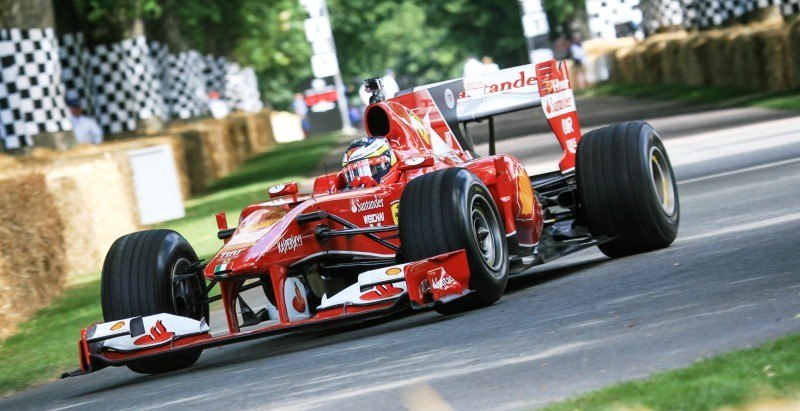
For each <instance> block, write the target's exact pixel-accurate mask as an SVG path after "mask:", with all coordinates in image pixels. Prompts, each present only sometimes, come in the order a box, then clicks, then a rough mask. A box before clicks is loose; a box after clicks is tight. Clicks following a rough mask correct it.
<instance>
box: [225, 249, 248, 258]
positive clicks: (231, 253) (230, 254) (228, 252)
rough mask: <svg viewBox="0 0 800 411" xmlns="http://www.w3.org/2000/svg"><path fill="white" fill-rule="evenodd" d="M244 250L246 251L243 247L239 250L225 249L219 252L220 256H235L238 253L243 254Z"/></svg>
mask: <svg viewBox="0 0 800 411" xmlns="http://www.w3.org/2000/svg"><path fill="white" fill-rule="evenodd" d="M242 251H244V249H243V248H241V249H238V250H232V251H223V252H221V253H220V254H219V256H220V258H233V257H236V256H237V255H239V254H241V253H242Z"/></svg>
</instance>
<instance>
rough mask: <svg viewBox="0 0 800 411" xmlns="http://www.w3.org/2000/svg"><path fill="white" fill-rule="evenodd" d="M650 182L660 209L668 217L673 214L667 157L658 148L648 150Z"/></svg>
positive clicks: (671, 179) (671, 187) (670, 177)
mask: <svg viewBox="0 0 800 411" xmlns="http://www.w3.org/2000/svg"><path fill="white" fill-rule="evenodd" d="M650 177H651V179H650V181H651V183H652V185H653V189H654V190H655V193H656V196H657V197H658V202H659V203H660V204H661V209H662V210H663V211H664V213H666V214H667V215H668V216H672V215H673V214H674V213H675V188H674V184H673V176H672V172H671V171H670V168H669V164H668V163H667V157H666V156H665V155H664V153H663V152H662V151H661V149H660V148H658V147H655V146H654V147H652V148H650Z"/></svg>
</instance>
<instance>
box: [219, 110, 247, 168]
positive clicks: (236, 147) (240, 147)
mask: <svg viewBox="0 0 800 411" xmlns="http://www.w3.org/2000/svg"><path fill="white" fill-rule="evenodd" d="M225 126H226V127H227V131H228V138H229V139H230V142H231V144H232V147H233V150H232V151H231V154H232V158H233V159H234V161H235V162H236V163H237V165H238V164H241V163H243V162H244V161H245V160H247V159H248V158H250V156H251V155H252V154H253V147H252V145H251V143H250V134H251V132H252V130H249V129H248V127H247V126H248V122H247V118H246V115H245V114H242V113H235V114H232V115H229V116H228V117H226V118H225Z"/></svg>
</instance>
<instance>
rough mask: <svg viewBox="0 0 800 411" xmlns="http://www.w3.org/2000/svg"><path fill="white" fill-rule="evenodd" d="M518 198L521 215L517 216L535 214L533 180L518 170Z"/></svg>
mask: <svg viewBox="0 0 800 411" xmlns="http://www.w3.org/2000/svg"><path fill="white" fill-rule="evenodd" d="M517 173H519V174H518V175H517V199H518V200H519V215H517V217H523V216H525V217H528V216H531V215H532V214H533V188H531V180H530V179H528V178H525V174H523V173H522V172H521V171H517Z"/></svg>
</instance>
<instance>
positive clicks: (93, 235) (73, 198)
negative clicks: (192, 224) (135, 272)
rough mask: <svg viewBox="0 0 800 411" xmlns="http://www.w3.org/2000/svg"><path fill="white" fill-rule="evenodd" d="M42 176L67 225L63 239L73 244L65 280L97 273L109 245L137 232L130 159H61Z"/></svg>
mask: <svg viewBox="0 0 800 411" xmlns="http://www.w3.org/2000/svg"><path fill="white" fill-rule="evenodd" d="M43 173H44V175H45V179H46V181H47V189H48V191H49V192H50V193H51V194H52V195H53V198H54V199H55V203H56V206H57V207H56V208H57V210H58V213H59V214H60V216H61V221H62V222H63V230H64V237H65V238H69V239H70V241H68V242H67V244H66V265H65V273H64V274H65V276H66V278H67V280H69V279H70V278H71V277H73V276H78V275H81V274H87V273H91V272H93V271H96V270H98V268H99V267H101V266H102V265H103V260H104V259H105V255H106V252H107V251H108V249H109V248H110V247H111V244H112V243H113V242H114V241H115V240H116V239H117V238H119V237H121V236H123V235H125V234H127V233H130V232H133V231H136V230H138V229H139V223H138V222H139V213H138V210H137V208H136V204H137V203H136V197H135V195H134V193H133V189H132V187H133V177H132V175H131V170H130V165H129V163H128V161H127V156H126V157H124V158H122V157H115V156H111V155H109V156H106V155H95V156H88V157H83V158H77V159H69V160H62V161H59V162H56V163H54V164H52V165H48V166H46V167H44V168H43Z"/></svg>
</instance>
